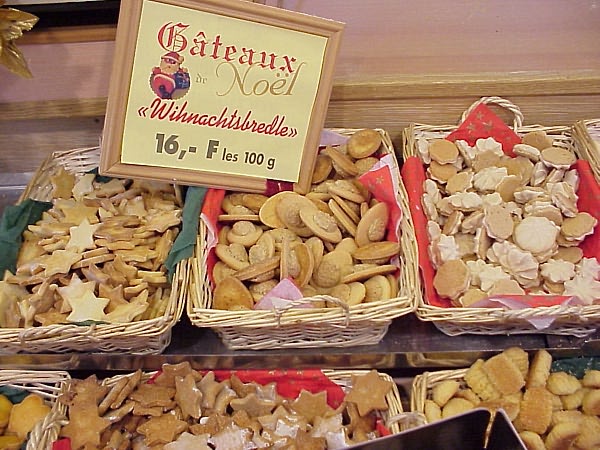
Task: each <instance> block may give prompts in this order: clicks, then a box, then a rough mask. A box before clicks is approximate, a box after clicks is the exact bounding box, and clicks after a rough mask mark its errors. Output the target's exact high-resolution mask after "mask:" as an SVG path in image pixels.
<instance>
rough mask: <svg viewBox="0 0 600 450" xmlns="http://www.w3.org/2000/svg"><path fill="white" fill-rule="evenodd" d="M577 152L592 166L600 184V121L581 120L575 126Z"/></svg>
mask: <svg viewBox="0 0 600 450" xmlns="http://www.w3.org/2000/svg"><path fill="white" fill-rule="evenodd" d="M573 137H574V138H575V151H576V152H577V154H578V155H580V157H581V158H582V159H586V160H588V161H589V162H590V165H591V166H592V171H593V172H594V176H595V177H596V180H598V182H599V183H600V119H590V120H580V121H577V122H575V125H574V126H573Z"/></svg>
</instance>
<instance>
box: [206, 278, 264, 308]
mask: <svg viewBox="0 0 600 450" xmlns="http://www.w3.org/2000/svg"><path fill="white" fill-rule="evenodd" d="M253 305H254V298H253V297H252V294H251V293H250V291H249V290H248V288H247V287H246V286H245V285H244V283H242V282H241V281H240V280H239V279H237V278H235V277H227V278H225V279H224V280H223V281H221V282H220V283H219V284H217V286H216V287H215V290H214V292H213V308H215V309H225V310H240V309H241V310H244V309H252V306H253Z"/></svg>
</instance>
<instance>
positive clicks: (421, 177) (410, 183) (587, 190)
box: [401, 156, 600, 308]
mask: <svg viewBox="0 0 600 450" xmlns="http://www.w3.org/2000/svg"><path fill="white" fill-rule="evenodd" d="M575 168H576V169H577V171H578V172H579V189H578V190H577V195H578V196H579V200H578V202H577V207H578V208H579V211H580V212H587V213H589V214H591V215H593V216H594V217H595V218H596V219H598V221H599V222H600V209H599V208H598V200H599V199H600V186H599V185H598V182H597V181H596V179H595V178H594V175H593V173H592V170H591V168H590V164H589V162H588V161H585V160H578V161H577V162H576V164H575ZM401 174H402V178H403V180H404V185H405V186H406V190H407V194H408V200H409V208H410V213H411V215H412V218H413V223H414V226H415V235H416V237H417V250H418V255H419V268H420V270H421V276H422V278H423V284H424V290H425V300H426V301H427V303H429V304H430V305H432V306H438V307H441V308H451V307H453V305H452V303H451V301H450V299H446V298H441V297H440V296H438V295H437V292H436V291H435V288H434V287H433V277H434V275H435V269H434V268H433V265H432V264H431V260H430V258H429V252H428V251H427V247H428V245H429V238H428V236H427V218H426V216H425V213H424V212H423V207H422V204H421V199H422V197H423V182H424V181H425V168H424V166H423V164H422V163H421V160H420V159H419V158H418V157H416V156H411V157H409V158H407V160H406V161H405V162H404V165H403V166H402V169H401ZM580 248H581V249H582V250H583V254H584V256H585V257H586V258H593V257H595V258H596V259H598V260H600V232H598V231H596V232H595V233H594V234H593V235H591V236H588V237H586V238H585V240H584V241H583V243H582V244H580ZM515 297H519V298H521V299H522V300H523V301H524V302H525V303H527V304H528V305H529V306H531V307H537V306H552V305H558V304H560V303H562V302H564V301H565V300H567V299H569V298H570V297H567V296H559V295H556V296H555V295H523V296H515Z"/></svg>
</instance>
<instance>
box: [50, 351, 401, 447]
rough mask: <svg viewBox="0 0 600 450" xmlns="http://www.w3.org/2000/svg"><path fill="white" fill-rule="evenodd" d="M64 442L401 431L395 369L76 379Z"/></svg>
mask: <svg viewBox="0 0 600 450" xmlns="http://www.w3.org/2000/svg"><path fill="white" fill-rule="evenodd" d="M59 401H60V402H61V403H63V404H64V405H66V407H67V409H68V411H67V420H66V421H65V422H64V426H63V427H62V429H61V431H60V435H59V439H58V440H57V443H61V447H60V448H61V449H65V450H79V449H84V448H164V449H165V450H168V449H180V448H193V449H198V450H202V449H207V450H208V449H213V448H217V449H238V448H239V449H241V448H298V449H300V448H302V449H304V448H306V449H320V450H326V449H339V448H345V447H348V446H350V445H354V444H359V443H365V442H368V441H369V440H372V439H376V438H378V437H381V436H385V435H388V434H392V433H398V432H399V431H401V426H400V425H399V421H398V420H397V419H398V417H401V415H402V404H401V402H400V396H399V392H398V389H397V387H396V385H395V383H394V382H393V380H392V378H391V377H390V376H389V375H387V374H384V373H379V372H377V371H376V370H371V371H367V370H363V371H335V370H318V369H310V370H302V371H298V370H264V371H261V370H239V371H230V370H214V371H213V370H194V369H192V368H191V366H190V364H189V362H187V361H184V362H181V363H178V364H165V365H163V367H162V369H161V370H160V371H157V372H142V371H141V370H138V371H136V372H134V373H130V374H122V375H117V376H114V377H111V378H106V379H98V378H97V376H96V375H90V376H88V377H87V378H85V379H75V378H73V379H72V380H71V382H70V383H69V385H68V386H66V389H65V390H64V391H63V394H62V395H61V397H60V398H59Z"/></svg>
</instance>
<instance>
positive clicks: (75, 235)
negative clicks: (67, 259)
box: [65, 217, 100, 253]
mask: <svg viewBox="0 0 600 450" xmlns="http://www.w3.org/2000/svg"><path fill="white" fill-rule="evenodd" d="M99 226H100V225H99V224H95V225H91V224H90V221H89V220H88V219H87V217H86V218H84V219H83V220H82V221H81V223H80V224H79V225H77V226H74V227H71V228H69V234H70V236H71V237H70V239H69V242H67V246H66V248H65V249H66V250H72V251H74V252H77V253H81V252H83V251H84V250H90V249H93V248H96V244H95V243H94V232H95V231H96V230H97V229H98V227H99Z"/></svg>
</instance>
